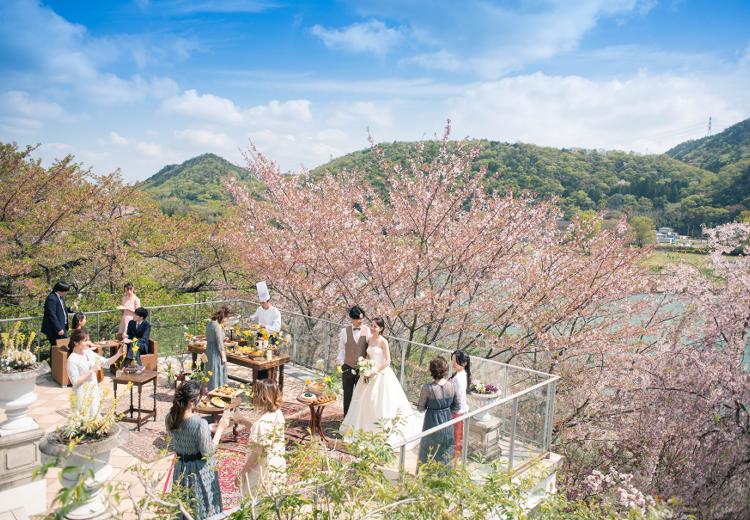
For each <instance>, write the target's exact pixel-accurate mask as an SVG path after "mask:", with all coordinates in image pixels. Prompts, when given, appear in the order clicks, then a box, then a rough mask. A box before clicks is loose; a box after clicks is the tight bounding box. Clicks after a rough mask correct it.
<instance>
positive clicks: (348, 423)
mask: <svg viewBox="0 0 750 520" xmlns="http://www.w3.org/2000/svg"><path fill="white" fill-rule="evenodd" d="M367 358H368V359H370V360H372V362H373V365H374V366H375V367H379V366H381V365H382V364H383V360H384V353H383V349H382V348H381V347H378V346H369V347H367ZM397 415H398V416H399V417H400V420H399V421H398V424H397V426H396V430H395V431H394V432H393V433H392V434H391V435H389V436H388V444H390V445H391V446H394V445H396V444H397V443H399V442H401V441H403V440H406V439H408V438H410V437H413V436H414V435H417V434H419V433H420V432H421V431H422V422H423V420H424V417H423V415H424V414H422V413H419V412H417V411H416V410H415V409H414V407H412V405H411V403H410V402H409V399H408V398H407V397H406V394H405V393H404V389H403V388H401V384H400V383H399V381H398V378H397V377H396V374H395V373H394V372H393V369H392V368H391V367H390V366H388V367H386V368H385V369H383V371H382V372H381V373H380V374H379V375H377V376H375V377H371V378H370V381H369V382H368V383H365V378H364V377H363V376H362V374H360V377H359V382H358V383H357V386H355V387H354V393H353V394H352V402H351V404H350V405H349V413H347V414H346V417H344V421H343V422H342V423H341V433H342V435H344V438H345V439H346V438H347V437H350V435H351V432H352V431H353V430H363V431H366V432H379V431H382V429H383V428H382V425H383V420H384V419H393V418H395V417H396V416H397ZM388 426H389V427H391V428H393V427H394V424H393V423H392V422H391V423H389V424H388ZM416 444H418V443H416ZM411 447H413V446H409V448H411Z"/></svg>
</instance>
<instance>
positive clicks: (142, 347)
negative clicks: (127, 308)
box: [125, 307, 151, 369]
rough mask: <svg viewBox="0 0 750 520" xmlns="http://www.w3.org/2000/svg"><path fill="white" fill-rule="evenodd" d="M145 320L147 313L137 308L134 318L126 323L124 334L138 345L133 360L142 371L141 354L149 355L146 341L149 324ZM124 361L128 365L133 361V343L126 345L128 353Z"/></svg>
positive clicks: (149, 328)
mask: <svg viewBox="0 0 750 520" xmlns="http://www.w3.org/2000/svg"><path fill="white" fill-rule="evenodd" d="M146 318H148V311H147V310H146V309H144V308H143V307H138V308H137V309H136V310H135V317H134V318H133V319H132V320H130V321H129V322H128V329H127V332H126V334H127V335H128V338H129V339H135V344H136V345H138V350H136V352H135V360H136V363H138V368H140V369H143V363H141V354H150V352H149V344H148V340H149V337H150V336H151V324H150V323H149V322H148V321H146ZM125 359H126V360H127V361H128V364H130V362H131V361H132V360H133V343H129V344H128V353H127V354H126V356H125Z"/></svg>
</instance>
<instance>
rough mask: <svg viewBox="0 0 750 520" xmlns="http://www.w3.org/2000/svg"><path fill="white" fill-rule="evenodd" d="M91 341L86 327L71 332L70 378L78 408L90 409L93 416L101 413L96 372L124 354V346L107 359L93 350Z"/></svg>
mask: <svg viewBox="0 0 750 520" xmlns="http://www.w3.org/2000/svg"><path fill="white" fill-rule="evenodd" d="M91 346H92V345H91V341H90V338H89V333H88V332H87V331H86V329H76V330H74V331H73V332H72V333H71V334H70V342H69V343H68V379H70V383H71V384H72V385H73V391H74V392H75V393H76V409H77V410H81V409H83V408H84V407H86V408H87V409H88V412H87V413H86V415H87V417H89V418H93V417H95V416H96V415H97V414H98V413H99V404H100V402H101V398H102V396H101V390H100V389H99V384H98V381H97V380H96V373H97V372H98V371H99V370H100V369H101V368H102V366H104V367H108V366H109V365H111V364H112V363H114V362H115V361H117V360H118V359H120V356H122V347H120V349H119V350H118V351H117V353H116V354H115V355H114V356H112V357H111V358H109V359H107V358H104V357H102V356H100V355H99V354H97V353H96V352H94V351H93V350H91V348H90V347H91Z"/></svg>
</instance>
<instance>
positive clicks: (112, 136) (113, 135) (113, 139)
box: [109, 131, 130, 146]
mask: <svg viewBox="0 0 750 520" xmlns="http://www.w3.org/2000/svg"><path fill="white" fill-rule="evenodd" d="M109 142H110V143H112V144H114V145H118V146H125V145H127V144H128V143H129V142H130V141H129V140H128V139H125V138H124V137H123V136H121V135H120V134H118V133H117V132H114V131H113V132H110V133H109Z"/></svg>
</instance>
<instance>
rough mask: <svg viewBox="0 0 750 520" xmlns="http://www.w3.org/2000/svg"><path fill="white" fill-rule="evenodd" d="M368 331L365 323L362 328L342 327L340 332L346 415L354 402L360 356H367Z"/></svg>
mask: <svg viewBox="0 0 750 520" xmlns="http://www.w3.org/2000/svg"><path fill="white" fill-rule="evenodd" d="M367 332H368V329H367V327H365V326H364V325H363V326H362V327H361V329H353V328H352V326H351V325H349V326H348V327H344V328H343V329H341V333H340V334H339V355H338V361H339V363H340V364H341V370H342V374H341V386H342V387H343V389H344V417H346V414H347V412H348V411H349V404H350V403H351V402H352V394H353V393H354V386H355V385H356V384H357V381H358V380H359V370H358V369H357V365H358V364H359V358H360V357H367Z"/></svg>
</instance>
